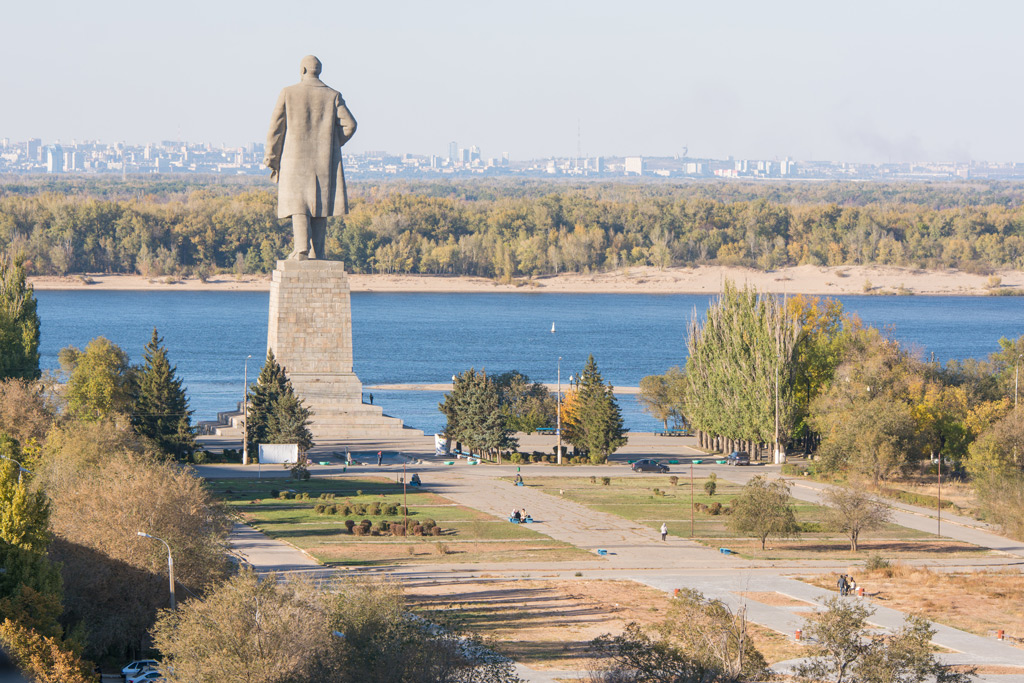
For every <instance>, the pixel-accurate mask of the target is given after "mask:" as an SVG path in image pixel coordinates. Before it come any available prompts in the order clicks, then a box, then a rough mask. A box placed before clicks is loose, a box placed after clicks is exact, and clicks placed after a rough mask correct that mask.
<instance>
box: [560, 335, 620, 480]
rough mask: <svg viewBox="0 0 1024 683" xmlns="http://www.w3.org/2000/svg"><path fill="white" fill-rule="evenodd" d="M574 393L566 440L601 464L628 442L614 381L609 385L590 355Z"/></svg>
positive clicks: (591, 459) (564, 430) (592, 460)
mask: <svg viewBox="0 0 1024 683" xmlns="http://www.w3.org/2000/svg"><path fill="white" fill-rule="evenodd" d="M574 393H575V395H574V396H573V400H572V406H573V409H572V410H571V411H570V412H569V420H568V422H569V424H568V425H563V427H566V426H567V427H568V429H567V430H566V429H564V428H563V432H567V434H565V436H566V440H567V441H569V443H571V444H572V445H573V446H575V447H576V448H578V449H579V450H581V451H583V452H584V453H586V454H587V455H588V456H589V457H590V461H591V462H593V463H595V464H599V463H603V462H606V461H607V460H608V457H609V456H610V455H611V454H612V453H614V452H615V451H616V450H618V449H619V448H620V447H622V446H623V445H625V443H626V441H627V438H626V432H627V431H628V430H627V429H625V427H624V426H623V422H622V412H621V411H620V410H619V404H618V402H617V401H616V400H615V394H614V393H613V392H612V387H611V385H610V384H605V382H604V379H603V378H602V377H601V373H600V372H599V371H598V369H597V363H595V362H594V356H593V355H591V356H590V357H589V358H587V363H586V365H584V366H583V372H582V373H581V374H580V379H579V382H578V383H577V386H576V388H575V392H574Z"/></svg>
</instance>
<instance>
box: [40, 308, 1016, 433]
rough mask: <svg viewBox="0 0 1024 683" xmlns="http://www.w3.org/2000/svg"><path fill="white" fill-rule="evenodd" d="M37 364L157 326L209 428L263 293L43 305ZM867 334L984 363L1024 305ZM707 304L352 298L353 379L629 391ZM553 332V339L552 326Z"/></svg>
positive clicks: (632, 414)
mask: <svg viewBox="0 0 1024 683" xmlns="http://www.w3.org/2000/svg"><path fill="white" fill-rule="evenodd" d="M36 298H37V299H38V301H39V315H40V317H41V319H42V332H41V334H42V341H41V349H40V351H41V356H42V360H41V364H42V366H43V368H44V369H57V367H58V363H57V352H58V351H59V350H60V349H61V348H62V347H65V346H72V345H73V346H78V347H83V346H84V345H85V344H87V343H88V342H89V340H90V339H92V338H94V337H96V336H99V335H103V336H106V337H107V338H109V339H111V340H112V341H113V342H114V343H116V344H117V345H119V346H120V347H121V348H123V349H124V350H125V351H127V352H128V354H129V355H130V356H131V358H132V361H133V362H136V363H138V362H141V359H142V349H143V347H144V346H145V345H146V343H148V341H149V338H150V334H151V333H152V329H153V327H154V326H156V327H157V328H158V330H159V332H160V335H161V336H162V337H163V338H164V343H165V345H166V347H167V349H168V353H169V355H170V358H171V362H172V363H174V364H176V365H177V367H178V373H179V374H180V375H181V377H182V378H184V382H185V385H186V386H187V388H188V392H189V399H190V402H191V405H192V408H193V409H194V410H195V418H196V419H200V420H202V419H212V418H213V417H214V416H215V415H216V413H217V412H218V411H221V410H229V409H231V408H233V407H234V406H235V405H236V404H237V403H238V401H240V400H241V397H242V387H243V381H242V377H243V367H244V364H245V359H246V356H247V355H252V360H250V361H249V376H250V381H252V377H253V376H254V375H255V374H256V373H258V372H259V367H260V365H261V364H262V362H263V359H264V357H265V356H266V339H267V305H268V299H269V296H268V294H266V293H258V292H256V293H254V292H164V291H161V292H110V291H87V290H85V291H40V292H36ZM839 298H840V299H841V301H842V302H843V304H844V306H845V308H846V310H847V311H851V312H854V313H857V314H858V315H859V316H860V317H861V319H862V320H863V321H864V322H865V323H866V324H868V325H873V326H876V327H880V328H887V329H889V330H890V332H891V334H892V336H894V337H895V338H896V339H899V340H900V342H902V343H904V344H906V345H909V346H911V347H913V348H916V349H918V350H919V351H920V353H921V354H922V355H924V356H925V357H928V358H930V354H931V353H933V352H934V354H935V359H936V360H938V361H940V362H945V361H946V360H948V359H950V358H958V359H964V358H984V357H986V356H987V355H988V354H989V353H992V352H993V351H996V350H998V343H997V340H998V339H999V338H1000V337H1003V336H1005V337H1017V336H1019V335H1021V334H1024V301H1022V300H1021V299H1019V298H1016V297H922V296H914V297H877V296H847V297H839ZM709 301H710V297H708V296H704V295H633V294H629V295H625V294H623V295H616V294H528V293H527V294H519V293H515V294H384V293H356V294H353V295H352V314H353V321H354V323H353V335H352V336H353V346H354V348H355V371H356V373H357V374H358V375H359V378H360V379H361V380H362V382H363V384H364V385H371V384H394V383H415V384H418V383H447V382H450V381H451V377H452V375H453V374H456V373H459V372H462V371H463V370H466V369H468V368H469V367H476V368H477V369H479V368H486V369H487V370H488V371H489V372H503V371H506V370H512V369H516V370H519V371H520V372H523V373H525V374H526V375H528V376H529V377H530V378H531V379H533V380H536V381H541V382H552V383H553V382H555V378H556V368H557V365H558V358H559V356H561V358H562V361H561V368H562V380H563V382H564V381H565V380H566V379H567V378H568V377H569V376H570V375H571V374H572V373H574V372H579V370H580V369H581V368H582V367H583V364H584V362H585V361H586V359H587V355H588V354H591V353H592V354H593V355H594V358H595V360H596V361H597V364H598V368H599V369H600V370H601V373H602V374H603V375H604V378H605V379H606V380H608V381H610V382H612V384H614V385H617V386H637V384H639V382H640V378H641V377H643V376H644V375H650V374H656V373H661V372H664V371H665V370H666V369H667V368H668V367H670V366H672V365H683V364H684V363H685V360H686V358H685V336H686V325H687V322H688V321H689V319H690V316H691V315H692V313H693V311H694V310H696V312H697V314H698V315H703V313H704V311H705V310H706V308H707V306H708V303H709ZM552 322H554V323H555V328H556V331H555V333H554V334H552V333H551V324H552ZM441 399H442V394H441V393H440V392H422V391H401V392H399V391H391V392H384V391H375V392H374V401H375V403H377V404H378V405H381V406H383V407H384V411H385V412H386V413H387V414H389V415H394V416H396V417H400V418H402V419H403V420H405V422H406V424H407V425H409V426H411V427H416V428H418V429H423V430H424V431H426V432H428V433H429V432H433V431H437V430H439V429H440V428H441V427H442V426H443V424H444V420H443V418H442V416H441V414H440V413H439V412H438V410H437V404H438V402H439V401H440V400H441ZM619 402H620V405H621V406H622V409H623V413H624V415H625V419H626V426H627V427H629V428H631V429H633V430H652V429H656V428H657V427H658V426H659V423H657V422H655V421H654V420H652V419H651V418H650V417H649V416H648V415H646V414H645V413H643V412H642V411H641V410H640V408H639V405H638V404H637V403H636V401H635V398H634V397H633V396H625V395H623V396H620V397H619Z"/></svg>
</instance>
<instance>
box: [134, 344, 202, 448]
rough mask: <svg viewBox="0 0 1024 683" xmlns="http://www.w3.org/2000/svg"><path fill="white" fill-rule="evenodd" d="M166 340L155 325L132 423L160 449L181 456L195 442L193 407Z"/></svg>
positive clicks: (142, 369)
mask: <svg viewBox="0 0 1024 683" xmlns="http://www.w3.org/2000/svg"><path fill="white" fill-rule="evenodd" d="M163 341H164V340H163V339H162V338H161V337H160V336H158V334H157V331H156V328H155V327H154V328H153V338H152V339H151V340H150V342H149V344H147V345H146V350H145V361H144V363H143V365H142V367H141V368H140V370H139V373H138V391H137V393H136V398H135V407H134V410H133V411H132V426H133V427H135V431H136V432H137V433H139V434H140V435H142V436H145V437H148V438H150V439H152V440H153V441H154V442H155V443H156V444H157V445H158V446H159V447H160V450H161V451H163V452H165V453H168V454H169V455H172V456H174V457H175V458H177V459H179V460H182V459H184V458H187V457H188V456H189V455H190V454H191V453H192V452H193V451H194V450H195V446H196V444H195V436H194V434H193V431H192V420H191V418H192V411H191V410H190V409H189V407H188V397H187V396H186V395H185V389H184V387H182V385H181V378H180V377H178V376H177V367H174V366H172V365H171V363H170V361H169V360H168V359H167V350H166V349H165V348H164V347H163Z"/></svg>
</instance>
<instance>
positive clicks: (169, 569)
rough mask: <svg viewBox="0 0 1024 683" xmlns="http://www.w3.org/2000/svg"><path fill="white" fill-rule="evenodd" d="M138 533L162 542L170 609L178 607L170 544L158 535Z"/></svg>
mask: <svg viewBox="0 0 1024 683" xmlns="http://www.w3.org/2000/svg"><path fill="white" fill-rule="evenodd" d="M138 533H139V536H142V537H143V538H153V539H156V540H157V541H160V542H161V543H163V544H164V547H165V548H167V576H168V577H169V579H170V582H171V609H172V610H176V609H178V605H177V603H176V602H175V601H174V558H172V557H171V546H169V545H167V541H165V540H164V539H162V538H160V537H158V536H150V535H149V534H147V533H146V532H145V531H140V532H138Z"/></svg>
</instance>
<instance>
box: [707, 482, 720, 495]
mask: <svg viewBox="0 0 1024 683" xmlns="http://www.w3.org/2000/svg"><path fill="white" fill-rule="evenodd" d="M717 488H718V484H717V483H715V480H714V479H708V480H707V481H706V482H704V493H706V494H708V495H709V496H713V495H715V489H717Z"/></svg>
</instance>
